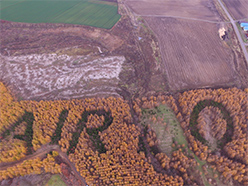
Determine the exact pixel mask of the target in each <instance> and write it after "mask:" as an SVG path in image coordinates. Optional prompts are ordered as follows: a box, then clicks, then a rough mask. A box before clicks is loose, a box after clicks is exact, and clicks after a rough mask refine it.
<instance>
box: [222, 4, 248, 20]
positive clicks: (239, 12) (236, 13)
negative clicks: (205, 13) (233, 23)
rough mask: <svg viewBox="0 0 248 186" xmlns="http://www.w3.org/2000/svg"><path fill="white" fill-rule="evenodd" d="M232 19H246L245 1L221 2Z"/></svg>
mask: <svg viewBox="0 0 248 186" xmlns="http://www.w3.org/2000/svg"><path fill="white" fill-rule="evenodd" d="M223 2H224V3H225V5H226V7H227V8H228V10H229V11H230V13H231V15H232V16H233V18H234V19H244V18H248V2H247V0H223Z"/></svg>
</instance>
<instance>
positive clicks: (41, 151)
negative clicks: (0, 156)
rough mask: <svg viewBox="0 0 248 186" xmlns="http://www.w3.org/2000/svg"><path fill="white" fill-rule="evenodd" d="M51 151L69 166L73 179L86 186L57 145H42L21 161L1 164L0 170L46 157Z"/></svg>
mask: <svg viewBox="0 0 248 186" xmlns="http://www.w3.org/2000/svg"><path fill="white" fill-rule="evenodd" d="M51 151H57V152H58V153H59V156H60V157H61V159H62V160H63V161H64V162H65V163H66V164H67V165H69V166H70V168H71V170H72V171H73V173H74V175H75V177H76V178H77V179H78V180H80V181H81V185H82V186H86V185H87V183H86V181H85V180H84V178H83V177H82V176H81V175H80V174H79V173H78V172H77V170H76V168H75V166H74V165H73V164H72V163H71V162H70V160H69V159H68V157H67V155H66V154H65V153H63V152H62V151H61V150H60V148H59V146H58V145H43V146H42V147H41V148H39V149H38V150H37V151H36V152H35V153H33V154H31V155H28V156H26V157H25V158H22V159H21V160H18V161H15V162H9V163H1V164H0V170H5V169H7V168H8V167H12V166H15V165H17V164H20V163H22V162H23V161H25V160H28V159H34V158H37V157H42V156H44V155H46V154H47V153H49V152H51Z"/></svg>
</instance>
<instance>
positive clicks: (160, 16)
mask: <svg viewBox="0 0 248 186" xmlns="http://www.w3.org/2000/svg"><path fill="white" fill-rule="evenodd" d="M136 15H137V16H141V17H158V18H163V17H164V18H177V19H188V20H193V21H202V22H207V23H214V24H216V23H230V22H229V21H228V22H225V21H210V20H205V19H198V18H191V17H181V16H166V15H140V14H136Z"/></svg>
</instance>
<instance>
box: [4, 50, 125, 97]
mask: <svg viewBox="0 0 248 186" xmlns="http://www.w3.org/2000/svg"><path fill="white" fill-rule="evenodd" d="M0 57H1V60H2V61H3V62H2V63H1V64H0V68H1V69H3V73H1V78H2V79H5V80H6V79H8V81H9V83H10V84H11V85H12V86H15V89H16V90H18V92H19V94H20V96H21V95H25V98H26V99H54V98H58V99H70V98H75V97H78V96H89V95H93V94H94V93H95V92H98V93H99V94H101V95H106V96H107V95H118V94H117V93H116V89H117V88H118V80H119V77H118V76H119V73H120V72H121V68H122V64H123V63H124V61H125V58H124V57H123V56H113V57H102V58H100V57H99V58H96V59H94V58H92V57H90V56H68V55H56V54H43V55H34V54H33V55H25V56H0ZM19 85H21V86H19ZM96 85H97V86H96Z"/></svg>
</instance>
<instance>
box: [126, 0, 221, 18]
mask: <svg viewBox="0 0 248 186" xmlns="http://www.w3.org/2000/svg"><path fill="white" fill-rule="evenodd" d="M125 4H126V5H127V6H128V7H130V8H131V9H132V10H133V11H134V12H135V13H136V14H139V15H142V16H147V15H152V16H155V15H160V16H172V17H186V18H194V19H204V20H208V21H220V16H219V14H218V12H217V11H216V8H215V6H214V3H213V0H187V1H185V0H184V1H182V0H153V1H150V0H125Z"/></svg>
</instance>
